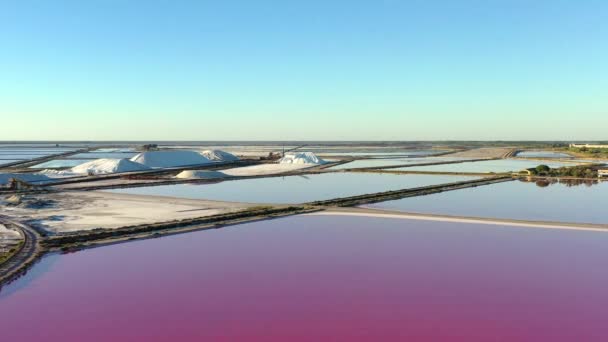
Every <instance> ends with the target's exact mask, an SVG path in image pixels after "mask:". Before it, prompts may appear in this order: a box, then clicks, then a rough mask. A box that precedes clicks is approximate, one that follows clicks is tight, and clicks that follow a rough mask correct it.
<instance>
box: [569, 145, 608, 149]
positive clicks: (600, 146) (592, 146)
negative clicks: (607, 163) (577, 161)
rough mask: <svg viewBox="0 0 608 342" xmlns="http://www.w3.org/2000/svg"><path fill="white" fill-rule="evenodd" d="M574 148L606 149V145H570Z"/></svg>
mask: <svg viewBox="0 0 608 342" xmlns="http://www.w3.org/2000/svg"><path fill="white" fill-rule="evenodd" d="M570 147H574V148H583V147H585V148H608V145H592V144H570Z"/></svg>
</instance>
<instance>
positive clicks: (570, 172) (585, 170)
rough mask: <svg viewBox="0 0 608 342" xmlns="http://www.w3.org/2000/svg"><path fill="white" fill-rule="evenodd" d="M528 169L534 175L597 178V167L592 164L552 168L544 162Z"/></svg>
mask: <svg viewBox="0 0 608 342" xmlns="http://www.w3.org/2000/svg"><path fill="white" fill-rule="evenodd" d="M528 171H529V172H530V174H532V175H534V176H548V177H575V178H597V168H596V167H594V166H590V165H577V166H567V167H566V166H564V167H558V168H550V167H549V166H547V165H544V164H543V165H538V166H537V167H535V168H532V169H528Z"/></svg>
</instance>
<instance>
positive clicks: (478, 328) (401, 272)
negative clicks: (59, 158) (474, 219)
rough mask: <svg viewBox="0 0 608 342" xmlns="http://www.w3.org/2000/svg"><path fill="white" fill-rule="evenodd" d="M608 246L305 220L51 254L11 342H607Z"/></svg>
mask: <svg viewBox="0 0 608 342" xmlns="http://www.w3.org/2000/svg"><path fill="white" fill-rule="evenodd" d="M607 245H608V233H605V232H593V231H573V230H556V229H538V228H537V229H533V228H522V227H509V226H492V225H479V224H465V223H450V222H436V221H415V220H404V219H388V218H370V217H352V216H298V217H290V218H284V219H275V220H270V221H261V222H255V223H248V224H242V225H239V226H231V227H225V228H222V229H212V230H208V231H199V232H194V233H188V234H181V235H174V236H168V237H163V238H158V239H149V240H141V241H134V242H129V243H123V244H117V245H110V246H105V247H100V248H94V249H88V250H83V251H80V252H76V253H69V254H63V255H61V254H53V255H50V256H47V257H45V258H44V259H43V260H42V261H41V262H39V263H37V264H35V265H34V267H33V269H31V270H30V271H29V272H28V273H27V274H26V275H25V276H24V277H22V278H20V279H18V280H17V281H16V282H13V283H12V284H9V285H8V286H6V287H5V288H3V289H2V291H1V292H0V317H2V321H1V324H2V327H3V328H4V329H2V340H3V341H135V340H139V341H265V342H277V341H281V342H284V341H374V342H375V341H467V342H480V341H484V342H485V341H497V340H500V341H552V342H562V341H568V342H570V341H606V340H608V325H606V322H605V317H606V316H607V315H608V291H606V284H608V271H606V260H608V249H607V248H606V246H607Z"/></svg>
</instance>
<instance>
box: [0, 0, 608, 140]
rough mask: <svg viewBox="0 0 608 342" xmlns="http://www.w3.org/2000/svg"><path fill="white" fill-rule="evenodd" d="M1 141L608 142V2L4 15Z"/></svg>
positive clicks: (227, 5)
mask: <svg viewBox="0 0 608 342" xmlns="http://www.w3.org/2000/svg"><path fill="white" fill-rule="evenodd" d="M0 116H1V121H0V126H2V127H8V126H10V127H11V128H10V129H6V130H5V129H2V132H1V136H0V140H14V139H26V140H32V139H63V140H73V139H75V140H80V139H87V140H99V139H102V140H103V139H105V140H118V139H121V140H124V139H131V140H145V139H155V140H162V139H166V140H176V139H178V140H218V139H221V140H248V139H252V140H302V139H304V140H306V139H308V140H316V139H328V140H329V139H331V140H432V139H566V140H568V139H589V140H595V139H608V134H607V133H606V132H608V1H604V0H597V1H586V0H580V1H575V0H570V1H564V0H534V1H532V0H521V1H520V0H513V1H507V0H504V1H499V0H475V1H473V0H467V1H464V0H463V1H458V0H444V1H437V0H420V1H407V0H403V1H397V0H395V1H388V0H385V1H380V0H369V1H356V0H348V1H346V0H344V1H343V0H333V1H332V0H307V1H280V0H275V1H262V0H241V1H231V0H221V1H204V0H200V1H150V0H146V1H110V0H106V1H93V0H90V1H80V0H78V1H61V0H57V1H46V0H45V1H29V0H23V1H16V0H13V1H1V2H0Z"/></svg>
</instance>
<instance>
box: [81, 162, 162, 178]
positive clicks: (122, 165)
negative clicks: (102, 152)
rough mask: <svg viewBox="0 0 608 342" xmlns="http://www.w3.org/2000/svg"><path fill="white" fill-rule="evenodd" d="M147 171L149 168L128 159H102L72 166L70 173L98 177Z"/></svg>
mask: <svg viewBox="0 0 608 342" xmlns="http://www.w3.org/2000/svg"><path fill="white" fill-rule="evenodd" d="M149 169H150V168H149V167H147V166H145V165H142V164H139V163H135V162H132V161H130V160H129V159H109V158H102V159H95V160H92V161H90V162H86V163H84V164H80V165H77V166H74V167H73V168H72V169H71V171H72V172H73V173H79V174H94V175H100V174H107V173H117V172H133V171H145V170H149Z"/></svg>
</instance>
